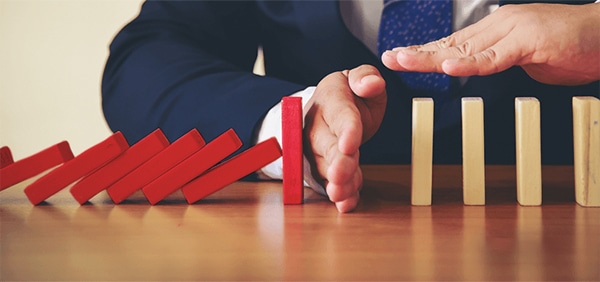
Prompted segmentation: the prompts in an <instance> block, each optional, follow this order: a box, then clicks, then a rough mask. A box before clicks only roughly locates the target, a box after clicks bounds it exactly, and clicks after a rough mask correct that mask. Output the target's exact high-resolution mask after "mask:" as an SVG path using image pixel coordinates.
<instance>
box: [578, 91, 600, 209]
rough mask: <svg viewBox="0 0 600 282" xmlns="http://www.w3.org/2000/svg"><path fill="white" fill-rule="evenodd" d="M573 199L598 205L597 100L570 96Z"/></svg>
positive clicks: (599, 129)
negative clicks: (571, 102)
mask: <svg viewBox="0 0 600 282" xmlns="http://www.w3.org/2000/svg"><path fill="white" fill-rule="evenodd" d="M573 145H574V148H573V149H574V168H575V201H576V202H577V203H578V204H579V205H581V206H584V207H600V99H598V98H596V97H591V96H587V97H573Z"/></svg>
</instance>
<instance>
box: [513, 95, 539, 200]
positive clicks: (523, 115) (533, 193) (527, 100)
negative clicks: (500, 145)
mask: <svg viewBox="0 0 600 282" xmlns="http://www.w3.org/2000/svg"><path fill="white" fill-rule="evenodd" d="M515 135H516V136H515V137H516V149H517V150H516V151H517V156H516V157H517V201H518V202H519V204H521V205H523V206H539V205H541V204H542V153H541V144H540V141H541V140H540V102H539V101H538V99H536V98H533V97H519V98H516V99H515Z"/></svg>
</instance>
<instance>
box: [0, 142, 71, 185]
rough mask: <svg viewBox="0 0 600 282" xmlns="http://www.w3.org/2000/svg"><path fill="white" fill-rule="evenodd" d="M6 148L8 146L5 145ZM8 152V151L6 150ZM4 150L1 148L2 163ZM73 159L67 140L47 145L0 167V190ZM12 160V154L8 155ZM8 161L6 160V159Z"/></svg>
mask: <svg viewBox="0 0 600 282" xmlns="http://www.w3.org/2000/svg"><path fill="white" fill-rule="evenodd" d="M6 148H8V147H6ZM8 152H9V153H10V151H8ZM5 154H6V151H4V149H3V150H2V159H3V161H2V162H3V163H4V162H5V161H4V160H5V157H4V156H5ZM71 159H73V152H71V147H69V143H68V142H67V141H62V142H60V143H58V144H56V145H53V146H51V147H48V148H46V149H44V150H42V151H40V152H38V153H36V154H34V155H31V156H29V157H27V158H24V159H22V160H19V161H17V162H15V163H12V164H9V165H7V166H5V167H3V168H1V169H0V190H4V189H6V188H8V187H10V186H13V185H15V184H17V183H19V182H21V181H24V180H26V179H29V178H31V177H34V176H36V175H38V174H40V173H42V172H44V171H46V170H48V169H50V168H53V167H55V166H57V165H59V164H62V163H64V162H66V161H69V160H71ZM10 160H12V156H10ZM6 162H8V160H7V161H6Z"/></svg>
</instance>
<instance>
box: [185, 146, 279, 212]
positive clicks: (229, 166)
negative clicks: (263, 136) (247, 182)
mask: <svg viewBox="0 0 600 282" xmlns="http://www.w3.org/2000/svg"><path fill="white" fill-rule="evenodd" d="M279 157H281V148H280V147H279V143H278V142H277V139H275V137H272V138H270V139H267V140H265V141H263V142H261V143H259V144H256V146H254V147H251V148H250V149H248V150H246V151H244V152H242V153H240V154H239V155H237V156H235V157H233V158H231V159H230V160H228V161H225V162H223V163H221V164H220V165H217V166H216V167H214V168H212V169H210V170H209V171H207V172H206V173H205V174H203V175H201V176H200V177H198V178H196V179H195V180H192V181H191V182H189V183H188V184H186V185H185V186H183V188H182V191H183V194H184V196H185V198H186V200H187V202H188V203H190V204H191V203H194V202H196V201H198V200H200V199H203V198H204V197H206V196H208V195H210V194H212V193H214V192H216V191H218V190H220V189H222V188H223V187H225V186H227V185H229V184H231V183H233V182H235V181H237V180H239V179H240V178H242V177H244V176H246V175H248V174H250V173H253V172H255V171H257V170H259V169H260V168H261V167H263V166H265V165H268V164H269V163H271V162H273V161H274V160H276V159H277V158H279Z"/></svg>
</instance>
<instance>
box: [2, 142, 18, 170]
mask: <svg viewBox="0 0 600 282" xmlns="http://www.w3.org/2000/svg"><path fill="white" fill-rule="evenodd" d="M14 162H15V161H14V160H13V156H12V153H11V152H10V148H8V146H4V147H2V148H0V168H3V167H5V166H7V165H9V164H12V163H14Z"/></svg>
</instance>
